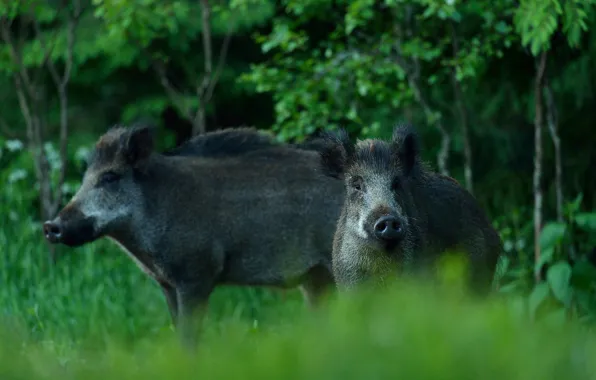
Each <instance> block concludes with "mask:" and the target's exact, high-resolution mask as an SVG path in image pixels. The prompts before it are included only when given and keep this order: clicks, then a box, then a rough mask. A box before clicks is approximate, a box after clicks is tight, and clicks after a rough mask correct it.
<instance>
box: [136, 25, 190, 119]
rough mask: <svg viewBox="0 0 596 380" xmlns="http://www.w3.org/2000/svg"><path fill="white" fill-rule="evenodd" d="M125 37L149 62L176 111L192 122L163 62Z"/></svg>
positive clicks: (139, 44) (138, 42)
mask: <svg viewBox="0 0 596 380" xmlns="http://www.w3.org/2000/svg"><path fill="white" fill-rule="evenodd" d="M126 37H127V39H128V40H129V41H130V42H132V43H134V44H135V45H136V46H137V48H138V49H139V51H140V52H141V54H143V55H144V56H145V58H146V59H147V61H149V64H150V65H151V68H152V69H153V71H154V72H155V74H156V75H157V79H158V80H159V83H160V84H161V86H162V88H163V89H164V91H165V92H166V96H167V97H168V98H169V99H170V101H171V102H172V104H173V105H174V106H175V107H176V108H178V110H179V111H180V112H181V113H182V114H183V116H184V117H185V118H187V119H188V120H192V113H191V112H190V110H189V109H188V107H185V106H184V101H183V99H184V96H183V94H182V91H181V90H179V89H178V88H176V86H175V85H174V84H173V83H172V82H171V81H170V80H169V78H168V74H167V69H166V67H165V65H164V64H163V62H160V61H159V60H157V59H155V58H153V57H152V56H151V53H149V52H148V51H147V49H146V48H145V47H144V46H143V44H142V43H141V42H140V41H139V40H138V39H137V38H135V37H134V36H133V35H132V34H131V33H130V32H128V31H127V32H126Z"/></svg>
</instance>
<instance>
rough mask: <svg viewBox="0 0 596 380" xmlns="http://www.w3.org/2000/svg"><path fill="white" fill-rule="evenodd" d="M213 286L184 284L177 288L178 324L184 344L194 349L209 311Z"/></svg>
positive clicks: (208, 284) (202, 283)
mask: <svg viewBox="0 0 596 380" xmlns="http://www.w3.org/2000/svg"><path fill="white" fill-rule="evenodd" d="M212 291H213V285H212V284H211V283H208V282H201V283H196V284H184V285H181V286H178V287H177V298H178V324H177V328H178V329H179V333H180V335H181V339H182V343H183V344H184V345H185V346H187V347H189V348H191V349H194V348H195V347H196V344H197V340H198V338H199V335H200V332H201V323H202V322H203V317H204V315H205V312H206V311H207V302H208V300H209V295H210V294H211V292H212Z"/></svg>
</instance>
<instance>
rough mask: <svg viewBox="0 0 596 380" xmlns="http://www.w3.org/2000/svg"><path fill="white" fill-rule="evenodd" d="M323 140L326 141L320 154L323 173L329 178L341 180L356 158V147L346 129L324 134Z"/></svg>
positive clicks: (322, 135)
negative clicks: (348, 166) (347, 167)
mask: <svg viewBox="0 0 596 380" xmlns="http://www.w3.org/2000/svg"><path fill="white" fill-rule="evenodd" d="M321 139H322V140H323V141H325V144H324V146H323V147H322V148H321V150H320V153H319V154H320V157H321V164H322V169H323V171H324V172H325V174H326V175H328V176H331V177H334V178H341V177H342V176H343V173H344V170H345V168H346V166H347V165H349V163H350V162H351V160H352V159H353V157H354V145H353V144H352V142H351V141H350V136H349V135H348V132H347V131H346V130H345V129H344V128H341V129H339V130H338V131H336V132H331V131H326V132H322V133H321Z"/></svg>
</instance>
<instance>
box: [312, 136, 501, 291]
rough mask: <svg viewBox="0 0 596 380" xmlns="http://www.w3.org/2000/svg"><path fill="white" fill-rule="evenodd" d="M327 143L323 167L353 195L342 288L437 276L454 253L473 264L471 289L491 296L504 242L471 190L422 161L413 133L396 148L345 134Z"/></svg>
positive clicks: (345, 219)
mask: <svg viewBox="0 0 596 380" xmlns="http://www.w3.org/2000/svg"><path fill="white" fill-rule="evenodd" d="M326 139H327V140H328V141H329V144H327V145H326V147H325V148H323V149H322V150H321V164H322V168H323V169H324V170H325V172H326V173H327V175H329V176H330V177H334V178H338V179H341V180H342V182H344V184H345V192H346V195H345V203H344V205H343V209H342V212H341V216H340V219H339V221H338V226H337V231H336V233H335V238H334V246H333V254H332V263H333V272H334V277H335V281H336V282H337V285H338V287H339V288H341V289H348V288H351V287H353V286H355V285H358V284H361V283H363V282H365V281H367V282H368V280H371V283H382V282H384V280H385V279H387V278H392V277H395V276H397V273H398V272H399V271H409V270H411V271H412V272H418V270H426V269H431V268H432V267H433V266H434V265H432V264H434V263H436V259H437V258H438V257H439V256H440V255H441V254H443V253H445V252H447V251H452V252H460V253H464V254H465V255H466V256H467V258H468V260H469V263H470V266H469V269H470V275H471V278H469V280H471V281H472V283H471V285H472V289H471V290H473V292H474V293H477V294H486V292H488V291H489V290H490V287H491V284H492V281H493V276H494V271H495V268H496V264H497V260H498V257H499V254H500V253H501V239H500V237H499V235H498V233H497V231H495V229H494V228H493V226H492V225H491V223H490V221H489V220H488V219H487V217H486V216H485V214H484V212H483V211H482V209H481V208H480V207H479V205H478V204H477V202H476V200H475V199H474V197H473V196H472V195H471V194H470V193H469V192H468V191H466V190H465V189H464V188H462V187H461V186H460V185H459V184H458V183H457V181H455V180H454V179H453V178H451V177H448V176H443V175H441V174H438V173H435V172H433V171H431V170H430V169H429V168H428V167H427V166H426V165H425V164H424V163H423V162H422V161H421V158H420V152H419V142H418V137H417V135H416V133H415V131H414V129H413V128H412V127H411V126H409V125H404V126H400V127H397V128H395V129H394V132H393V138H392V141H391V142H385V141H381V140H377V139H367V140H364V141H359V142H358V143H357V144H353V143H351V142H350V139H349V136H348V134H347V133H346V131H345V130H341V131H339V133H328V134H327V136H326Z"/></svg>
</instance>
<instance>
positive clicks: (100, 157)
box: [87, 123, 154, 166]
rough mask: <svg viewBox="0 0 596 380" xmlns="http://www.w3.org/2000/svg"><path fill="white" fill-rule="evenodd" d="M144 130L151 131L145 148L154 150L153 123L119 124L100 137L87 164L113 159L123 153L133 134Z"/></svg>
mask: <svg viewBox="0 0 596 380" xmlns="http://www.w3.org/2000/svg"><path fill="white" fill-rule="evenodd" d="M143 130H145V131H147V132H148V133H149V135H148V136H147V139H146V144H148V145H147V146H145V147H143V149H146V150H152V149H153V133H154V127H153V126H152V125H149V124H141V123H135V124H133V125H131V126H130V127H125V126H123V125H119V124H117V125H114V126H112V127H110V128H109V129H108V130H107V131H106V133H104V134H103V135H102V136H101V137H100V138H99V140H98V141H97V143H96V144H95V147H94V149H93V151H92V152H91V154H90V155H89V158H88V159H87V166H89V165H92V164H94V163H95V164H101V163H103V162H109V161H113V160H114V157H116V155H117V154H120V153H123V149H125V147H126V146H127V145H128V143H129V139H130V138H131V136H134V135H136V134H138V133H139V132H141V131H143Z"/></svg>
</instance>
